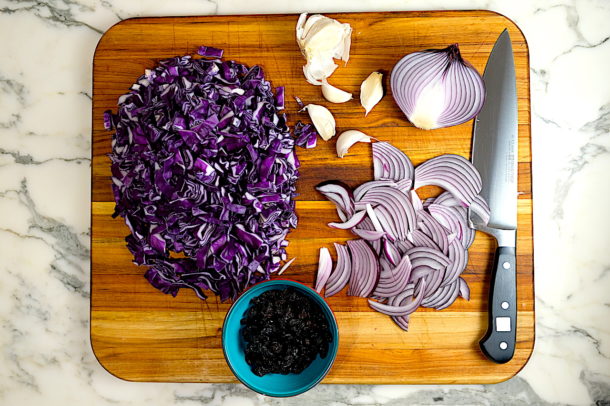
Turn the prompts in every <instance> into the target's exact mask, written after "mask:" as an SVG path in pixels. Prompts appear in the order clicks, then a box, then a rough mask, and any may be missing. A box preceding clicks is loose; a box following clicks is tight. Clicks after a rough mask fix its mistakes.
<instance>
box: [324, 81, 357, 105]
mask: <svg viewBox="0 0 610 406" xmlns="http://www.w3.org/2000/svg"><path fill="white" fill-rule="evenodd" d="M322 95H323V96H324V98H325V99H326V100H328V101H329V102H331V103H345V102H346V101H349V100H351V99H352V94H351V93H348V92H346V91H345V90H341V89H339V88H336V87H334V86H333V85H331V84H330V83H328V82H327V81H326V79H325V80H323V81H322Z"/></svg>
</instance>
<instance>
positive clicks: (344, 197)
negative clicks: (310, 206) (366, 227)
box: [316, 180, 354, 216]
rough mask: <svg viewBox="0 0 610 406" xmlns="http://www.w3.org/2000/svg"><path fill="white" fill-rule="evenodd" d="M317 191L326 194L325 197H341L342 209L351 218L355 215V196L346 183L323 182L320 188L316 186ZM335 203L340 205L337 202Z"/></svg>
mask: <svg viewBox="0 0 610 406" xmlns="http://www.w3.org/2000/svg"><path fill="white" fill-rule="evenodd" d="M316 190H317V191H319V192H320V193H322V194H324V195H325V196H326V195H328V194H332V193H334V194H337V195H339V196H341V201H342V202H343V203H342V207H341V208H342V209H343V211H344V212H345V213H346V214H347V215H349V216H351V215H352V214H353V213H354V195H353V193H352V191H351V189H350V187H349V186H347V185H346V184H345V183H343V182H339V181H336V180H333V181H327V182H322V183H320V184H319V185H318V186H316ZM331 196H332V195H331ZM329 199H330V198H329ZM330 200H332V199H330ZM333 201H335V200H333ZM335 203H336V204H339V203H338V202H336V201H335Z"/></svg>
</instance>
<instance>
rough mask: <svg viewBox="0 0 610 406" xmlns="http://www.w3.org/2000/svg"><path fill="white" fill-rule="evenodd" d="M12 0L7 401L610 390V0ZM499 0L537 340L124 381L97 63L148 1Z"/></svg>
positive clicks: (318, 400)
mask: <svg viewBox="0 0 610 406" xmlns="http://www.w3.org/2000/svg"><path fill="white" fill-rule="evenodd" d="M330 4H331V2H328V1H323V0H311V1H309V2H305V1H293V0H284V1H280V0H267V1H258V2H257V1H245V0H217V1H215V0H209V1H204V0H184V1H181V2H177V1H162V0H148V1H143V0H139V1H133V0H132V1H127V0H101V1H98V0H0V258H1V260H0V275H2V277H1V279H0V404H1V405H22V406H29V405H62V406H64V405H76V404H87V405H111V404H121V405H152V404H163V405H185V406H186V405H198V404H200V405H224V406H229V405H276V404H287V405H297V404H299V405H301V404H302V405H312V404H332V405H337V406H338V405H348V404H349V405H351V404H359V405H373V404H374V405H378V404H387V405H405V404H434V405H454V404H477V405H478V404H485V405H516V404H522V405H531V404H536V405H538V404H541V405H542V404H570V405H572V404H574V405H588V404H597V405H600V406H601V405H610V299H609V296H608V288H609V287H610V233H609V232H608V230H609V229H610V212H609V210H608V207H610V181H608V174H610V153H609V149H610V80H608V73H609V68H608V66H610V40H609V39H610V24H609V23H608V21H609V20H610V2H608V1H607V0H596V1H593V0H592V1H583V0H549V1H543V0H536V1H519V0H515V1H502V0H491V1H477V0H454V1H451V2H449V1H440V0H427V1H426V0H413V1H404V0H403V1H401V0H376V1H371V0H362V1H353V0H334V1H333V2H332V5H330ZM445 8H453V9H479V8H480V9H489V10H494V11H498V12H500V13H503V14H505V15H506V16H508V17H509V18H511V19H513V20H514V21H515V22H516V23H517V24H518V25H519V26H520V27H521V29H522V30H523V31H524V33H525V36H526V38H527V40H528V43H529V47H530V56H531V61H530V63H531V97H532V136H533V176H534V204H535V208H534V229H535V269H536V271H535V279H536V317H537V319H536V345H535V350H534V354H533V356H532V358H531V360H530V362H529V363H528V364H527V366H526V367H525V368H524V369H523V370H522V371H521V372H520V373H519V374H518V375H517V377H515V378H513V379H511V380H509V381H507V382H504V383H501V384H497V385H473V386H356V385H353V386H352V385H339V386H335V385H320V386H318V387H317V388H315V389H313V390H311V391H310V392H308V393H306V394H305V395H302V396H299V397H297V398H292V399H286V400H278V399H270V398H266V397H263V396H260V395H256V394H255V393H253V392H250V391H249V390H247V389H246V388H245V387H243V386H241V385H229V384H227V385H211V384H145V383H129V382H125V381H121V380H119V379H117V378H115V377H113V376H112V375H110V374H108V373H107V372H106V371H105V370H104V369H103V368H102V367H101V366H100V365H99V364H98V362H97V361H96V359H95V358H94V356H93V353H92V351H91V347H90V344H89V227H90V221H89V203H90V197H89V190H90V185H89V179H90V160H89V157H90V149H91V143H90V137H91V128H90V125H91V61H92V56H93V52H94V49H95V46H96V43H97V41H98V40H99V38H100V36H101V35H102V33H103V32H104V31H105V30H107V29H108V28H109V27H110V26H111V25H112V24H114V23H116V22H117V21H119V20H120V19H125V18H128V17H132V16H142V15H146V16H153V15H199V14H240V13H280V12H302V11H309V12H315V11H319V12H331V11H384V10H424V9H445Z"/></svg>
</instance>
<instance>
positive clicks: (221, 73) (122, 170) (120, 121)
mask: <svg viewBox="0 0 610 406" xmlns="http://www.w3.org/2000/svg"><path fill="white" fill-rule="evenodd" d="M198 53H199V54H200V55H202V56H204V57H212V58H214V59H194V58H191V57H190V56H182V57H175V58H171V59H166V60H162V61H160V62H159V65H158V66H157V67H156V68H154V69H151V70H146V72H145V74H144V75H142V76H141V77H140V78H139V79H138V80H137V82H136V83H135V84H134V85H133V86H132V87H131V90H130V91H129V92H128V93H127V94H125V95H123V96H121V97H120V98H119V101H118V111H117V114H112V113H111V112H110V111H107V112H105V113H104V124H105V125H106V128H107V129H108V130H114V134H113V137H112V153H111V154H110V160H111V162H112V168H111V169H112V183H113V184H112V189H113V192H114V198H115V202H116V208H115V213H114V215H113V216H114V217H116V216H122V217H123V218H124V219H125V223H126V224H127V226H128V227H129V229H130V230H131V234H130V235H129V236H127V237H126V241H127V247H128V248H129V250H130V251H131V252H132V254H133V256H134V262H135V263H136V264H138V265H147V266H149V269H148V270H147V271H146V273H145V277H146V279H147V280H148V281H149V282H150V283H151V284H152V285H153V286H154V287H156V288H157V289H159V290H161V291H162V292H164V293H169V294H172V295H173V296H175V295H176V294H177V293H178V291H179V289H180V288H183V287H185V288H191V289H193V290H194V291H195V293H196V294H197V296H199V297H200V298H202V299H205V298H206V295H205V293H204V291H205V290H211V291H213V292H214V293H215V294H217V295H220V298H221V300H226V299H228V298H235V297H236V296H237V295H238V294H239V292H241V291H242V290H243V289H245V288H247V287H248V286H250V285H252V284H254V283H256V282H259V281H262V280H266V279H268V278H269V276H270V275H271V274H272V273H274V272H276V271H277V270H278V268H279V265H280V261H281V260H283V259H285V257H286V254H285V247H286V246H287V245H288V241H286V239H285V238H286V235H287V234H288V232H289V230H290V229H291V228H294V227H296V225H297V216H296V214H295V203H294V200H293V198H294V196H295V190H296V188H295V182H296V180H297V177H298V174H299V173H298V169H297V168H298V167H299V161H298V159H297V157H296V154H295V151H294V139H293V138H292V137H291V136H290V133H289V128H288V126H287V124H286V117H285V115H284V114H281V113H279V112H278V110H281V109H282V108H283V107H284V96H283V88H278V89H276V95H275V96H274V94H273V92H272V89H271V84H270V83H269V82H268V81H267V80H265V78H264V76H263V71H262V69H261V68H260V67H259V66H253V67H251V68H248V67H247V66H245V65H241V64H239V63H236V62H234V61H221V60H220V59H218V58H220V57H222V53H223V51H222V50H221V49H217V48H213V47H200V48H199V50H198Z"/></svg>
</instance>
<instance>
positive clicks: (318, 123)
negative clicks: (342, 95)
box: [304, 104, 335, 141]
mask: <svg viewBox="0 0 610 406" xmlns="http://www.w3.org/2000/svg"><path fill="white" fill-rule="evenodd" d="M304 109H305V110H307V113H309V118H311V122H312V123H313V125H314V127H316V131H318V134H320V137H322V139H323V140H324V141H328V140H330V139H331V138H332V137H334V136H335V118H334V117H333V114H332V113H331V112H330V111H329V110H328V109H327V108H326V107H324V106H320V105H317V104H308V105H307V106H305V107H304Z"/></svg>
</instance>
